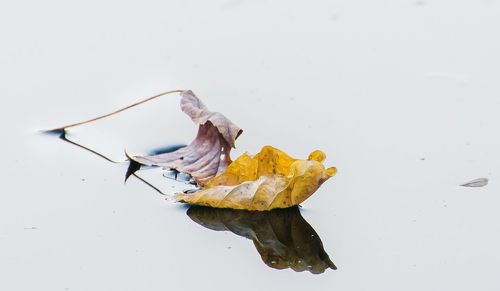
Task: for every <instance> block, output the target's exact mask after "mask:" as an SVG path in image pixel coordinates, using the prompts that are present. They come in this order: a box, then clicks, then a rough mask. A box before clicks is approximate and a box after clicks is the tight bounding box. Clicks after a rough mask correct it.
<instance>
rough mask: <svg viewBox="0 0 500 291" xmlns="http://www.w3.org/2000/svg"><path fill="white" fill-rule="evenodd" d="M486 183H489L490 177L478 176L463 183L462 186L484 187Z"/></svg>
mask: <svg viewBox="0 0 500 291" xmlns="http://www.w3.org/2000/svg"><path fill="white" fill-rule="evenodd" d="M486 185H488V179H486V178H478V179H474V180H472V181H469V182H467V183H465V184H462V185H460V186H463V187H484V186H486Z"/></svg>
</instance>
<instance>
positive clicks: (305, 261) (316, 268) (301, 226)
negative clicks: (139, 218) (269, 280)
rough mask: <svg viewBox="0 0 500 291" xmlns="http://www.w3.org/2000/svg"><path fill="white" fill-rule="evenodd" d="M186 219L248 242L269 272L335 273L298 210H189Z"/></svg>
mask: <svg viewBox="0 0 500 291" xmlns="http://www.w3.org/2000/svg"><path fill="white" fill-rule="evenodd" d="M187 215H188V216H189V217H190V218H191V219H192V220H193V221H195V222H196V223H198V224H200V225H202V226H204V227H206V228H208V229H211V230H215V231H231V232H232V233H234V234H236V235H239V236H242V237H245V238H248V239H251V240H252V241H253V243H254V245H255V248H256V249H257V251H258V252H259V254H260V256H261V258H262V260H263V261H264V263H265V264H266V265H268V266H269V267H271V268H274V269H287V268H291V269H292V270H294V271H296V272H303V271H309V272H311V273H313V274H321V273H323V272H324V271H325V270H327V269H328V268H331V269H333V270H336V269H337V267H336V266H335V265H334V264H333V262H332V261H331V260H330V258H329V257H328V254H327V253H326V252H325V250H324V248H323V243H322V242H321V239H320V237H319V236H318V234H317V233H316V232H315V231H314V229H313V228H312V226H311V225H310V224H309V223H307V221H306V220H305V219H304V218H303V217H302V215H301V214H300V211H299V208H298V207H293V208H288V209H277V210H272V211H264V212H258V211H244V210H233V209H216V208H208V207H199V206H192V207H190V208H189V209H188V210H187Z"/></svg>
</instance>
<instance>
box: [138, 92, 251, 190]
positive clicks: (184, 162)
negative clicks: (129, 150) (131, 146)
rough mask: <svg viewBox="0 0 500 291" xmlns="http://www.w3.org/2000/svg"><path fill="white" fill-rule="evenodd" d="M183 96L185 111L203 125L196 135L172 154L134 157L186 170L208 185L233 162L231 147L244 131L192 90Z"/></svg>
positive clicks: (149, 162) (166, 166) (201, 183)
mask: <svg viewBox="0 0 500 291" xmlns="http://www.w3.org/2000/svg"><path fill="white" fill-rule="evenodd" d="M181 96H182V98H181V109H182V111H184V113H186V114H187V115H188V116H189V117H191V119H192V120H193V121H194V122H195V123H196V124H199V129H198V134H197V136H196V138H195V139H194V140H193V141H192V142H191V144H190V145H188V146H186V147H183V148H180V149H178V150H176V151H174V152H171V153H164V154H159V155H151V156H135V157H132V158H133V159H134V160H135V161H136V162H139V163H141V164H144V165H150V166H161V167H163V168H165V169H175V170H177V171H179V172H186V173H188V174H190V175H191V176H192V177H193V179H194V181H195V182H196V183H198V184H199V185H204V184H205V183H206V182H207V181H208V180H210V179H211V178H213V177H214V176H215V175H217V174H218V173H221V172H223V171H224V170H225V169H226V167H227V166H228V165H229V164H230V163H231V158H230V152H231V148H234V147H235V140H236V139H237V138H238V136H239V135H240V134H241V133H242V132H243V130H242V129H241V128H239V127H238V126H237V125H235V124H234V123H232V122H231V121H230V120H229V119H228V118H227V117H225V116H224V115H222V114H221V113H218V112H213V111H210V110H208V109H207V107H206V106H205V105H204V104H203V103H202V102H201V101H200V99H198V97H196V96H195V95H194V94H193V92H192V91H190V90H188V91H183V92H181Z"/></svg>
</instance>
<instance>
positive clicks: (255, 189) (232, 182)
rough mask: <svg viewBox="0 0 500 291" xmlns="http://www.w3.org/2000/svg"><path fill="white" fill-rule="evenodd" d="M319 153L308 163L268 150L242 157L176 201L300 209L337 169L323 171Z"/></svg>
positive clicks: (247, 208) (237, 206)
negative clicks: (295, 207)
mask: <svg viewBox="0 0 500 291" xmlns="http://www.w3.org/2000/svg"><path fill="white" fill-rule="evenodd" d="M325 158H326V156H325V154H324V153H323V152H322V151H319V150H316V151H313V152H312V153H311V154H310V155H309V157H308V159H307V160H301V159H294V158H292V157H290V156H289V155H287V154H286V153H284V152H282V151H281V150H279V149H276V148H274V147H271V146H265V147H263V148H262V150H261V151H260V152H259V153H258V154H256V155H255V156H253V157H251V156H250V155H249V154H248V153H244V154H243V155H241V156H240V157H238V159H236V160H235V161H234V162H232V163H231V164H230V165H229V166H228V168H227V170H226V171H225V172H224V173H222V174H220V175H218V176H216V177H215V178H213V179H211V180H210V181H208V183H207V184H206V185H205V187H204V188H203V189H201V190H199V191H197V192H195V193H192V194H186V193H177V194H176V196H175V197H176V200H177V201H180V202H185V203H189V204H195V205H203V206H210V207H216V208H233V209H246V210H258V211H264V210H271V209H274V208H288V207H292V206H295V205H299V204H300V203H302V202H303V201H304V200H306V199H307V198H309V196H311V195H312V194H313V193H314V192H315V191H316V190H317V189H318V188H319V187H320V186H321V184H323V182H325V181H326V180H328V179H329V178H330V177H332V176H333V175H334V174H335V173H336V172H337V169H336V168H335V167H331V168H328V169H326V168H325V166H324V165H323V163H322V162H323V161H324V160H325Z"/></svg>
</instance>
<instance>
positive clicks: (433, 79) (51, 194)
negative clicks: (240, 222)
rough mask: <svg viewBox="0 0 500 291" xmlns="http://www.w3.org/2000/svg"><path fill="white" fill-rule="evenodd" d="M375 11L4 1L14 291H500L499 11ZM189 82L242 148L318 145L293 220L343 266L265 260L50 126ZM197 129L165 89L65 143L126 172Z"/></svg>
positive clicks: (8, 240) (1, 214)
mask: <svg viewBox="0 0 500 291" xmlns="http://www.w3.org/2000/svg"><path fill="white" fill-rule="evenodd" d="M374 2H375V1H362V2H356V3H354V2H352V1H337V2H332V1H324V2H318V3H315V4H308V5H306V6H304V5H303V4H302V5H301V4H299V3H293V1H292V2H289V1H287V2H282V3H281V2H276V1H275V2H272V3H271V2H260V3H257V2H251V1H217V2H210V4H209V3H208V2H207V3H205V2H201V1H199V2H197V3H194V2H190V3H185V2H184V1H167V2H149V1H145V2H144V1H143V2H141V3H140V4H139V3H137V4H133V3H124V2H123V1H116V2H114V1H110V2H106V3H102V2H97V1H96V2H93V1H86V2H85V3H83V2H82V3H80V4H75V3H71V4H70V3H69V2H63V1H44V2H35V1H27V2H16V3H9V4H7V5H5V4H4V5H2V6H3V7H2V9H0V32H1V35H2V40H1V44H2V46H1V47H0V62H1V64H2V65H1V68H0V77H1V80H2V86H1V88H0V95H1V96H2V101H3V105H2V107H1V111H2V112H1V113H2V114H1V124H2V125H1V126H2V137H3V138H2V145H1V149H2V153H3V159H2V160H3V162H4V166H3V167H2V170H1V176H2V182H3V187H2V188H3V190H2V195H0V246H1V247H0V274H1V280H0V289H1V290H173V289H175V290H180V289H181V288H182V289H186V290H196V289H203V290H233V289H238V290H273V289H274V290H304V289H307V290H498V289H499V288H500V283H499V282H498V279H497V278H498V265H499V263H500V251H499V249H498V245H499V244H500V228H499V226H498V221H499V219H500V214H499V211H498V205H499V203H500V196H499V193H500V191H499V190H500V187H499V185H500V184H499V183H498V181H499V180H500V174H499V173H500V154H499V151H498V149H499V148H500V138H499V137H498V134H497V133H496V132H497V131H498V124H500V115H499V114H498V112H500V83H499V82H498V76H499V75H500V69H499V68H500V56H499V53H498V52H499V51H500V36H499V34H498V29H497V28H498V27H500V18H498V15H499V13H500V5H499V4H498V3H496V2H493V1H463V2H460V3H457V2H456V1H425V2H422V1H419V2H418V3H417V2H415V1H384V2H383V3H381V2H378V3H374ZM176 88H190V89H193V90H194V91H195V92H196V93H197V95H198V96H200V98H202V99H203V100H204V101H205V103H206V104H207V105H208V106H209V107H210V108H211V109H213V110H217V111H220V112H223V113H225V114H226V115H227V116H228V117H229V118H231V119H232V120H233V121H234V122H235V123H237V124H238V125H239V126H241V127H242V128H243V129H244V130H245V132H244V133H243V135H242V136H241V137H240V138H239V139H238V143H237V145H238V149H237V151H235V152H234V154H233V155H234V156H237V155H238V154H240V153H242V152H244V151H249V152H250V153H256V152H257V151H258V150H259V149H260V148H261V146H263V145H266V144H270V145H273V146H276V147H279V148H281V149H283V150H285V151H286V152H288V153H290V154H291V155H293V156H296V157H306V156H307V154H308V153H309V152H311V151H312V150H314V149H321V150H323V151H325V152H326V154H327V156H328V159H327V162H326V164H327V165H333V166H336V167H337V168H338V169H339V173H338V174H337V175H336V176H335V177H333V178H332V179H331V180H329V181H328V182H327V183H325V184H324V185H323V186H322V188H321V189H320V190H319V191H318V192H317V193H316V194H315V195H314V196H313V197H311V198H310V199H309V200H307V201H306V202H305V203H304V204H303V208H302V209H301V216H302V217H303V218H304V220H305V221H306V222H307V223H308V224H309V225H310V226H311V227H312V228H313V229H314V231H315V232H316V233H317V234H318V236H319V237H320V238H321V241H322V244H323V246H324V249H325V251H326V253H327V254H328V255H329V257H330V259H331V260H332V261H333V262H334V263H335V265H336V266H337V267H338V269H337V270H335V271H334V270H326V271H325V272H324V273H322V274H319V275H313V274H310V273H309V272H307V271H306V272H294V271H292V270H290V269H287V270H277V269H273V268H270V267H269V266H268V265H266V264H265V263H264V261H263V259H262V257H261V255H260V254H259V252H258V251H257V250H256V248H255V246H254V243H253V242H252V241H251V240H248V239H247V238H245V237H244V236H241V235H236V234H234V233H233V232H232V231H213V230H211V229H209V228H206V227H204V226H202V225H200V224H199V223H197V222H195V221H194V220H193V219H192V217H190V216H188V215H186V212H187V211H188V208H186V207H184V206H182V205H179V204H174V203H172V202H170V201H166V200H165V198H164V197H163V196H161V195H159V194H157V193H156V192H154V191H153V190H152V189H150V188H149V187H147V186H145V185H144V184H143V183H141V182H140V181H138V180H137V179H133V177H131V179H130V180H129V181H128V182H127V184H125V185H124V184H123V178H124V173H125V171H126V164H112V163H109V162H107V161H105V160H103V159H100V158H99V157H96V156H95V155H92V154H90V153H88V152H86V151H83V150H81V149H79V148H77V147H75V146H72V145H70V144H68V143H64V142H61V141H60V140H58V139H56V138H54V137H50V136H44V135H40V134H39V133H38V130H41V129H47V128H52V127H56V126H60V125H62V124H66V123H70V122H74V121H79V120H82V119H85V118H89V117H93V116H95V115H96V114H101V113H106V112H108V111H111V110H114V109H116V108H118V107H121V106H124V105H127V104H129V103H132V102H134V101H137V100H139V99H141V98H143V97H147V96H150V95H154V94H156V93H159V92H161V91H165V90H170V89H176ZM195 132H196V128H195V127H194V126H193V125H192V124H191V122H190V120H189V119H188V118H186V117H184V116H183V114H182V113H180V110H179V109H178V106H177V99H176V97H172V98H171V99H170V98H166V99H164V100H161V101H158V102H155V103H152V104H149V105H145V106H144V107H141V108H138V109H137V110H133V111H131V112H128V113H125V114H123V115H120V116H117V117H116V118H114V119H112V120H109V121H105V122H102V123H99V124H98V125H96V126H95V127H92V126H89V127H85V128H78V129H75V130H74V131H71V134H72V137H74V138H77V139H78V140H79V141H81V142H84V143H86V144H92V145H94V144H95V145H96V147H97V148H98V149H99V150H102V151H103V152H105V153H107V154H110V155H111V156H113V157H116V158H118V159H119V158H123V150H124V149H127V151H130V152H134V153H143V152H146V151H148V150H150V149H153V148H157V147H161V146H165V145H171V144H185V143H188V142H189V141H190V140H191V139H192V138H193V135H194V134H195ZM481 177H485V178H488V179H489V184H488V185H487V186H485V187H481V188H465V187H460V186H458V185H460V184H463V183H466V182H468V181H470V180H473V179H476V178H481Z"/></svg>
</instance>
